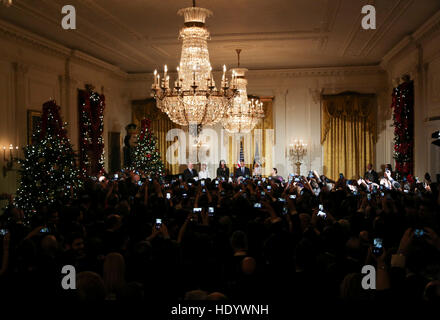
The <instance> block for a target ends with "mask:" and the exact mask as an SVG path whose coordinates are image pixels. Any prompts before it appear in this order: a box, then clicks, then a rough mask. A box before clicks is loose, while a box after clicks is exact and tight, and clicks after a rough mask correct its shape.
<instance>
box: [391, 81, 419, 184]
mask: <svg viewBox="0 0 440 320" xmlns="http://www.w3.org/2000/svg"><path fill="white" fill-rule="evenodd" d="M391 108H393V111H394V112H393V120H394V159H395V161H396V174H397V176H398V178H403V177H407V179H408V180H409V177H411V178H412V174H413V170H414V83H413V81H409V80H408V81H405V82H404V83H402V84H401V85H399V86H398V87H397V88H394V90H393V94H392V104H391Z"/></svg>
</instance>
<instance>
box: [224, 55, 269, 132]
mask: <svg viewBox="0 0 440 320" xmlns="http://www.w3.org/2000/svg"><path fill="white" fill-rule="evenodd" d="M236 52H237V58H238V68H235V69H232V79H233V83H234V85H235V86H236V88H237V90H238V94H237V95H236V96H235V97H234V98H233V101H232V105H231V107H230V108H229V109H228V110H227V111H226V113H225V116H224V118H223V120H222V123H223V127H224V128H225V130H226V131H228V132H230V133H248V132H250V131H251V130H252V129H254V128H255V126H256V125H257V124H258V122H259V121H260V119H261V118H264V110H263V103H262V102H261V101H260V100H259V99H258V98H251V99H249V98H248V95H247V89H246V87H247V80H246V78H245V74H246V71H247V69H244V68H240V53H241V49H237V50H236Z"/></svg>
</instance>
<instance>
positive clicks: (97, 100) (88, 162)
mask: <svg viewBox="0 0 440 320" xmlns="http://www.w3.org/2000/svg"><path fill="white" fill-rule="evenodd" d="M78 103H79V105H78V111H79V147H80V148H79V149H80V150H79V151H80V166H81V169H82V171H83V174H88V175H98V174H102V173H103V172H104V156H103V152H104V139H103V137H102V134H103V132H104V109H105V97H104V95H100V94H98V93H97V92H94V91H92V90H91V89H90V88H88V90H78Z"/></svg>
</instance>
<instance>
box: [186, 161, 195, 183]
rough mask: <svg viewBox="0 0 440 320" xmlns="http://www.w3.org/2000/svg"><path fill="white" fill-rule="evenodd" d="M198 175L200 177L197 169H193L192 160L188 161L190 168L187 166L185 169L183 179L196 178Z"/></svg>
mask: <svg viewBox="0 0 440 320" xmlns="http://www.w3.org/2000/svg"><path fill="white" fill-rule="evenodd" d="M197 177H198V174H197V170H196V169H193V164H192V163H191V162H188V168H186V169H185V171H183V179H184V180H185V181H188V180H190V179H194V178H197Z"/></svg>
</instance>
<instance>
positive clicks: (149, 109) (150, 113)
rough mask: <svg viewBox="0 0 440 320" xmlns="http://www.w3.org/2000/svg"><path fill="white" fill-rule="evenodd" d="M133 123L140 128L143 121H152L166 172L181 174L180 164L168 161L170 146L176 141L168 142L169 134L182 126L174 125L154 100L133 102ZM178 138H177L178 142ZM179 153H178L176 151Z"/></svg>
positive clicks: (152, 128) (152, 127)
mask: <svg viewBox="0 0 440 320" xmlns="http://www.w3.org/2000/svg"><path fill="white" fill-rule="evenodd" d="M132 107H133V113H132V114H133V123H134V124H136V125H137V126H138V128H140V124H141V120H142V119H144V118H147V119H150V120H151V130H152V131H153V133H154V135H155V136H156V138H157V144H158V147H159V152H160V156H161V158H162V161H163V163H164V165H165V168H166V170H167V171H168V173H170V174H178V173H179V164H170V163H168V162H167V161H166V152H167V149H168V147H169V146H171V144H173V143H174V142H175V141H166V135H167V132H168V131H169V130H171V129H173V128H180V126H178V125H176V124H175V123H173V122H172V121H171V120H170V119H169V118H168V116H167V115H166V114H165V113H163V112H162V111H160V110H159V109H158V108H157V107H156V101H155V100H154V98H151V99H145V100H135V101H132ZM176 139H177V138H175V140H176ZM176 152H177V151H176Z"/></svg>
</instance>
